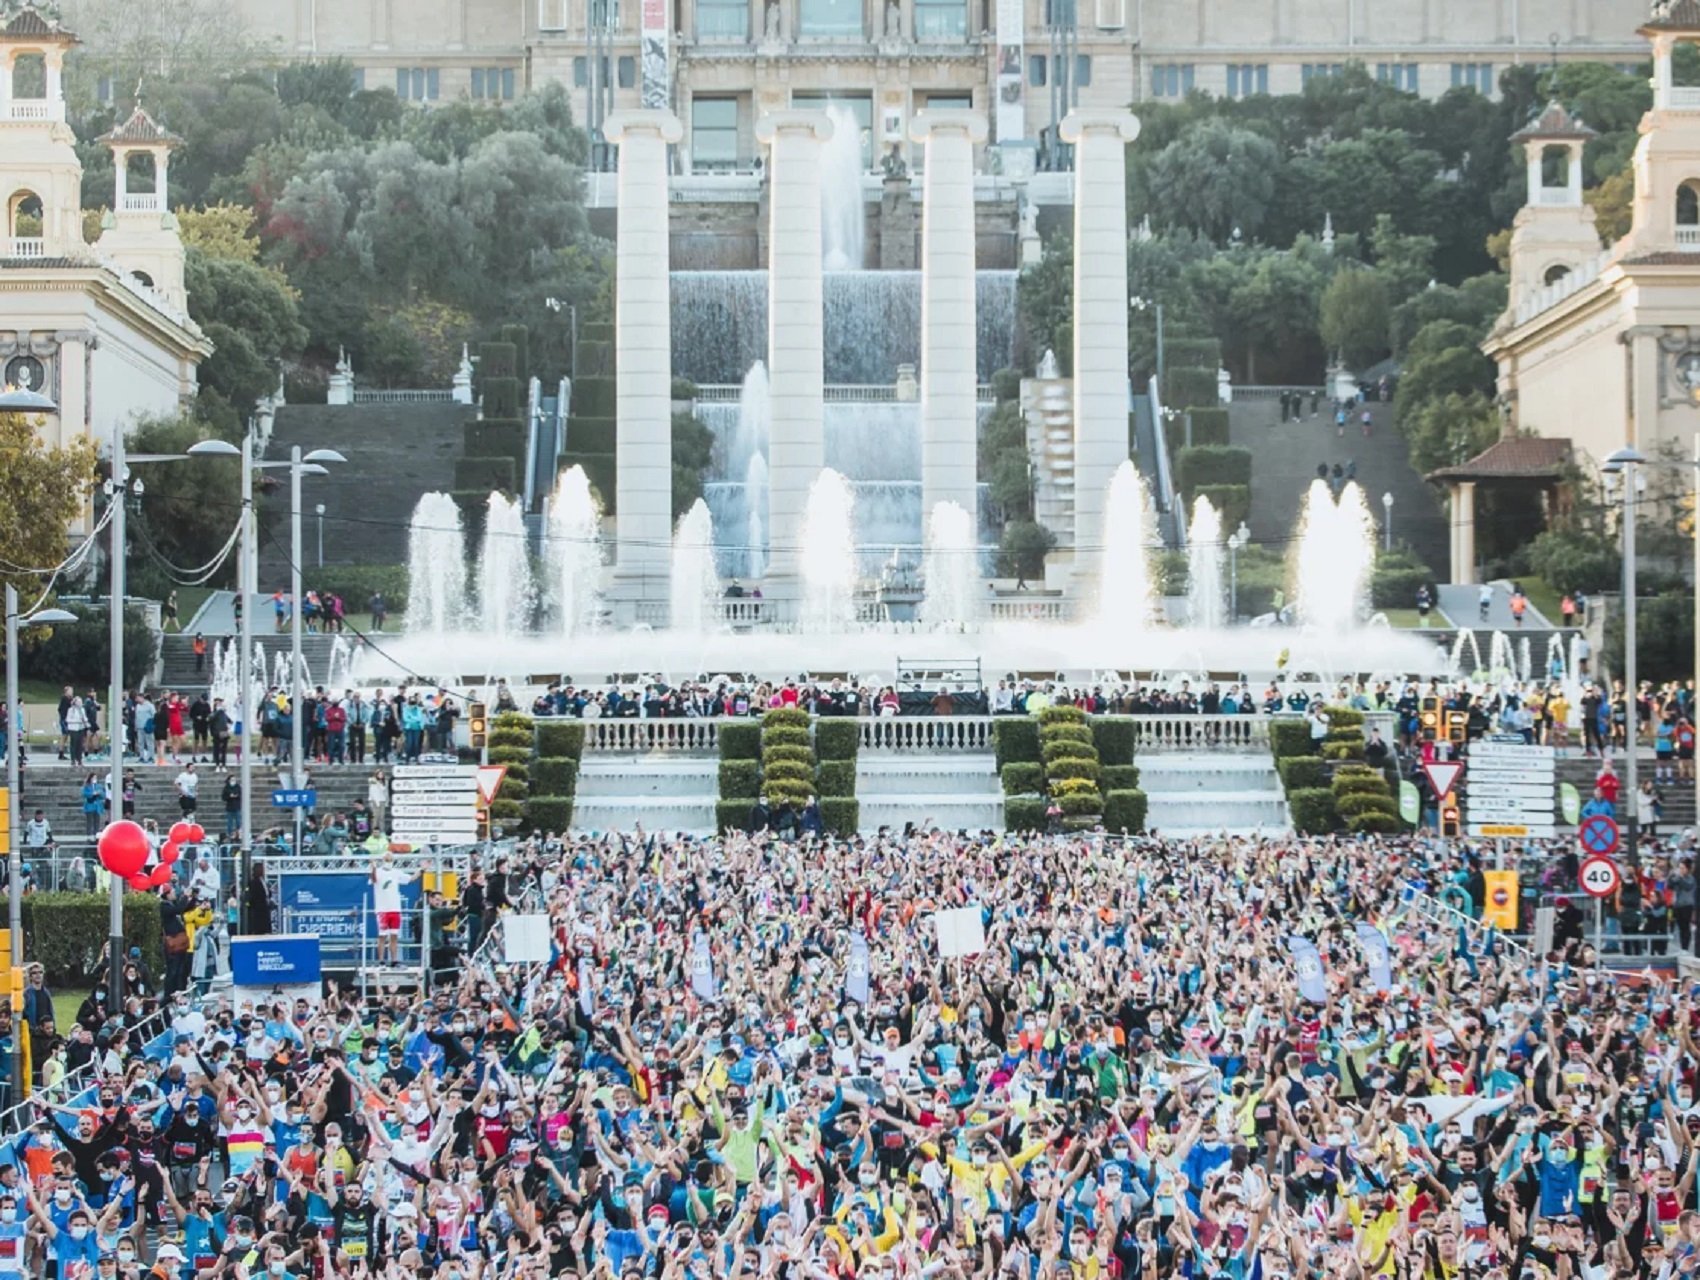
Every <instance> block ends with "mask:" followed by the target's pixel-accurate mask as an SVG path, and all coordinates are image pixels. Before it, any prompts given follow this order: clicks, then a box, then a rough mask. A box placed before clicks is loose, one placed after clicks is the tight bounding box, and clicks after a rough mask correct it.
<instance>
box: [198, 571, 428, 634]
mask: <svg viewBox="0 0 1700 1280" xmlns="http://www.w3.org/2000/svg"><path fill="white" fill-rule="evenodd" d="M308 579H309V585H311V586H313V587H314V588H315V589H316V590H318V591H321V592H324V591H329V592H331V593H332V594H334V595H339V596H341V597H342V601H343V604H344V605H346V606H347V608H348V612H349V613H351V614H353V613H364V612H366V604H367V602H368V601H369V600H371V598H372V593H373V592H375V591H382V592H383V593H384V603H385V605H387V606H388V607H389V611H390V617H392V618H398V617H400V616H401V615H402V614H403V613H404V612H405V611H406V609H407V566H406V565H404V564H327V565H321V566H320V567H318V568H316V569H313V570H312V571H311V572H310V573H309V574H308ZM184 621H185V622H187V621H188V619H187V618H185V619H184Z"/></svg>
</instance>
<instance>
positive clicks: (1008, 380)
mask: <svg viewBox="0 0 1700 1280" xmlns="http://www.w3.org/2000/svg"><path fill="white" fill-rule="evenodd" d="M992 398H993V399H994V400H996V401H997V402H998V403H999V404H1002V403H1003V402H1004V401H1006V400H1019V399H1020V398H1021V372H1020V370H1017V369H993V370H992Z"/></svg>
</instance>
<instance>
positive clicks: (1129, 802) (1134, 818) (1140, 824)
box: [1104, 765, 1146, 833]
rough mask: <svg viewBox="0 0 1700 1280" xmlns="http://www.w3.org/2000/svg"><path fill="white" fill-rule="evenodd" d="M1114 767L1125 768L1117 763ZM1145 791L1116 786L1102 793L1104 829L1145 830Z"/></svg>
mask: <svg viewBox="0 0 1700 1280" xmlns="http://www.w3.org/2000/svg"><path fill="white" fill-rule="evenodd" d="M1114 767H1116V768H1124V769H1125V768H1127V767H1128V766H1126V765H1117V766H1114ZM1145 807H1146V800H1145V793H1144V792H1143V791H1140V790H1138V789H1136V788H1132V787H1129V788H1125V789H1121V788H1118V789H1117V790H1114V791H1106V792H1105V793H1104V830H1106V831H1126V832H1129V833H1132V832H1136V831H1143V830H1145Z"/></svg>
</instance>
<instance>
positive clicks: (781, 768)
mask: <svg viewBox="0 0 1700 1280" xmlns="http://www.w3.org/2000/svg"><path fill="white" fill-rule="evenodd" d="M762 777H763V778H765V779H766V780H767V781H768V782H802V783H808V784H811V785H812V784H813V782H814V780H815V766H814V764H813V763H812V762H811V761H808V760H764V761H763V762H762Z"/></svg>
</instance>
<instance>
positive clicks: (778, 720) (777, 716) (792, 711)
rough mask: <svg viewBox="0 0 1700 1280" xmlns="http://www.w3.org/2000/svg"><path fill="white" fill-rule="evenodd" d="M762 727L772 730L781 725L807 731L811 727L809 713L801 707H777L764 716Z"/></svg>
mask: <svg viewBox="0 0 1700 1280" xmlns="http://www.w3.org/2000/svg"><path fill="white" fill-rule="evenodd" d="M761 725H762V728H763V729H772V728H774V727H776V726H780V725H789V726H791V727H792V728H796V729H807V728H808V727H809V713H808V712H807V711H804V710H803V709H802V708H801V707H775V708H774V709H773V710H771V711H769V712H766V713H765V714H764V715H763V716H762V718H761Z"/></svg>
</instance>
